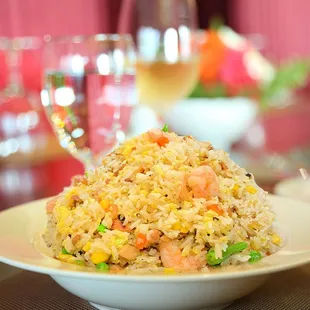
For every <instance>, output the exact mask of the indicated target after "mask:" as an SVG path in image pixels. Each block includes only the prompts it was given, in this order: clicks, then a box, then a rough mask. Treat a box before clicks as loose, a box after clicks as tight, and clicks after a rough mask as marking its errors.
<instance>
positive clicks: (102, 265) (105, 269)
mask: <svg viewBox="0 0 310 310" xmlns="http://www.w3.org/2000/svg"><path fill="white" fill-rule="evenodd" d="M96 268H97V269H98V270H99V271H101V272H108V271H109V270H110V268H109V265H108V264H106V263H104V262H102V263H99V264H97V265H96Z"/></svg>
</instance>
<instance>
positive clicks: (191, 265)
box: [159, 241, 202, 271]
mask: <svg viewBox="0 0 310 310" xmlns="http://www.w3.org/2000/svg"><path fill="white" fill-rule="evenodd" d="M159 252H160V257H161V261H162V263H163V265H164V267H166V268H175V269H176V270H181V271H190V270H192V271H193V270H199V269H201V268H202V262H200V261H199V260H198V259H197V258H196V257H194V256H188V257H184V256H182V252H181V250H180V248H179V247H178V244H177V242H176V241H168V242H163V243H161V244H160V246H159Z"/></svg>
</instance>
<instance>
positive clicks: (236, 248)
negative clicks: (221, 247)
mask: <svg viewBox="0 0 310 310" xmlns="http://www.w3.org/2000/svg"><path fill="white" fill-rule="evenodd" d="M247 247H248V244H247V243H246V242H238V243H235V244H233V245H230V246H228V247H227V249H226V251H224V252H223V254H222V258H216V256H215V251H214V249H211V250H209V252H208V253H207V263H208V264H209V265H211V266H216V265H219V264H221V263H222V262H223V261H224V260H226V259H227V258H228V257H230V256H231V255H233V254H237V253H240V252H242V251H243V250H245V249H246V248H247Z"/></svg>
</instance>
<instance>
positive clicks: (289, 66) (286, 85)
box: [261, 59, 310, 109]
mask: <svg viewBox="0 0 310 310" xmlns="http://www.w3.org/2000/svg"><path fill="white" fill-rule="evenodd" d="M309 72H310V61H309V60H304V59H299V60H294V61H290V62H288V63H285V64H283V65H281V66H280V67H279V68H278V70H277V71H276V74H275V76H274V78H273V80H272V81H271V82H270V83H269V84H268V85H266V86H265V87H264V88H263V93H262V98H261V104H262V108H263V109H265V108H267V107H268V106H270V103H271V102H272V101H274V100H275V98H276V96H277V95H279V94H281V92H283V91H289V90H294V89H297V88H300V87H303V86H304V85H305V83H306V82H307V79H308V76H309Z"/></svg>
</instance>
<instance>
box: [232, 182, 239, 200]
mask: <svg viewBox="0 0 310 310" xmlns="http://www.w3.org/2000/svg"><path fill="white" fill-rule="evenodd" d="M239 188H240V186H239V185H238V184H235V185H234V187H233V189H232V194H233V196H234V197H235V198H236V197H238V190H239Z"/></svg>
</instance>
